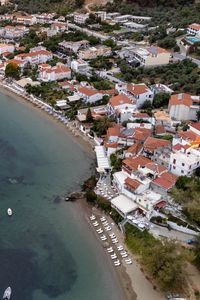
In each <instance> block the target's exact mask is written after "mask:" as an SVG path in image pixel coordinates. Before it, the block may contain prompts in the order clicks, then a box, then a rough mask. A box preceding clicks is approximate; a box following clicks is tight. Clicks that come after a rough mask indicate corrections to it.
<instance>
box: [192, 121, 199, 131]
mask: <svg viewBox="0 0 200 300" xmlns="http://www.w3.org/2000/svg"><path fill="white" fill-rule="evenodd" d="M190 126H191V127H193V128H195V129H197V130H199V131H200V122H196V123H192V124H190Z"/></svg>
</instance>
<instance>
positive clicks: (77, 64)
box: [71, 59, 90, 74]
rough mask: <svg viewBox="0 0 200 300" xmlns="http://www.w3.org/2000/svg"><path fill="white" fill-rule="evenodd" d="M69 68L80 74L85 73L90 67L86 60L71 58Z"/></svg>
mask: <svg viewBox="0 0 200 300" xmlns="http://www.w3.org/2000/svg"><path fill="white" fill-rule="evenodd" d="M71 68H72V70H73V71H74V72H77V73H81V74H85V73H86V72H88V71H89V69H90V67H89V64H88V62H86V61H84V60H82V59H77V60H72V62H71Z"/></svg>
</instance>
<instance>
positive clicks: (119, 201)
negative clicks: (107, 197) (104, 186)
mask: <svg viewBox="0 0 200 300" xmlns="http://www.w3.org/2000/svg"><path fill="white" fill-rule="evenodd" d="M111 206H112V207H113V208H114V209H115V210H116V211H117V212H118V213H119V214H120V215H121V216H122V217H126V216H127V215H128V214H130V213H133V212H134V211H136V210H137V209H138V205H137V204H136V203H135V202H134V201H133V200H131V199H130V198H129V197H127V196H125V195H119V196H117V197H115V198H113V199H112V200H111Z"/></svg>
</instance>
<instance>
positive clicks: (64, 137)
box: [0, 94, 124, 300]
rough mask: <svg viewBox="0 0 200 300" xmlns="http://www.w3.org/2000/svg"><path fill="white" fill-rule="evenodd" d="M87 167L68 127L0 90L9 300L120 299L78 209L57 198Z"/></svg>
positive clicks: (2, 274) (0, 288)
mask: <svg viewBox="0 0 200 300" xmlns="http://www.w3.org/2000/svg"><path fill="white" fill-rule="evenodd" d="M92 164H93V160H92V158H91V156H90V155H89V153H87V152H86V151H85V149H84V148H83V147H82V146H81V144H80V143H78V142H77V141H76V140H74V138H73V137H72V136H71V135H70V134H69V133H67V130H65V129H64V128H62V127H61V126H60V125H57V124H56V123H55V122H54V121H52V120H51V119H50V118H49V117H47V116H45V115H44V113H41V112H40V111H38V110H37V109H35V108H32V107H30V106H29V105H27V104H26V103H23V101H18V100H16V99H14V98H12V97H11V96H8V95H4V94H0V299H1V297H2V296H3V292H4V290H5V289H6V288H7V287H8V286H11V288H12V296H11V300H50V299H51V300H94V299H95V300H112V299H115V300H124V296H123V293H122V291H121V289H120V287H119V281H118V277H117V276H116V274H115V272H114V271H115V270H113V268H112V266H111V260H110V259H109V257H108V255H106V254H105V249H104V248H103V247H102V245H101V242H100V241H99V240H97V238H96V236H95V234H94V232H93V230H92V229H91V226H90V224H89V223H88V221H87V219H86V218H85V214H84V212H83V211H80V208H79V207H78V206H77V205H75V204H74V203H69V202H65V201H64V200H63V196H64V195H66V194H68V193H70V192H72V191H76V190H77V189H79V188H80V185H81V183H82V182H83V181H84V180H85V179H86V178H88V177H89V176H90V174H91V168H92V167H93V166H92ZM9 207H10V208H12V210H13V216H12V217H8V215H7V208H9ZM1 295H2V296H1Z"/></svg>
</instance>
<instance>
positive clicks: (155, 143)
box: [144, 137, 171, 152]
mask: <svg viewBox="0 0 200 300" xmlns="http://www.w3.org/2000/svg"><path fill="white" fill-rule="evenodd" d="M170 145H171V142H170V141H167V140H162V139H156V138H154V137H148V138H147V139H146V141H145V142H144V150H146V151H150V152H154V151H155V150H156V149H158V148H160V147H167V146H170Z"/></svg>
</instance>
